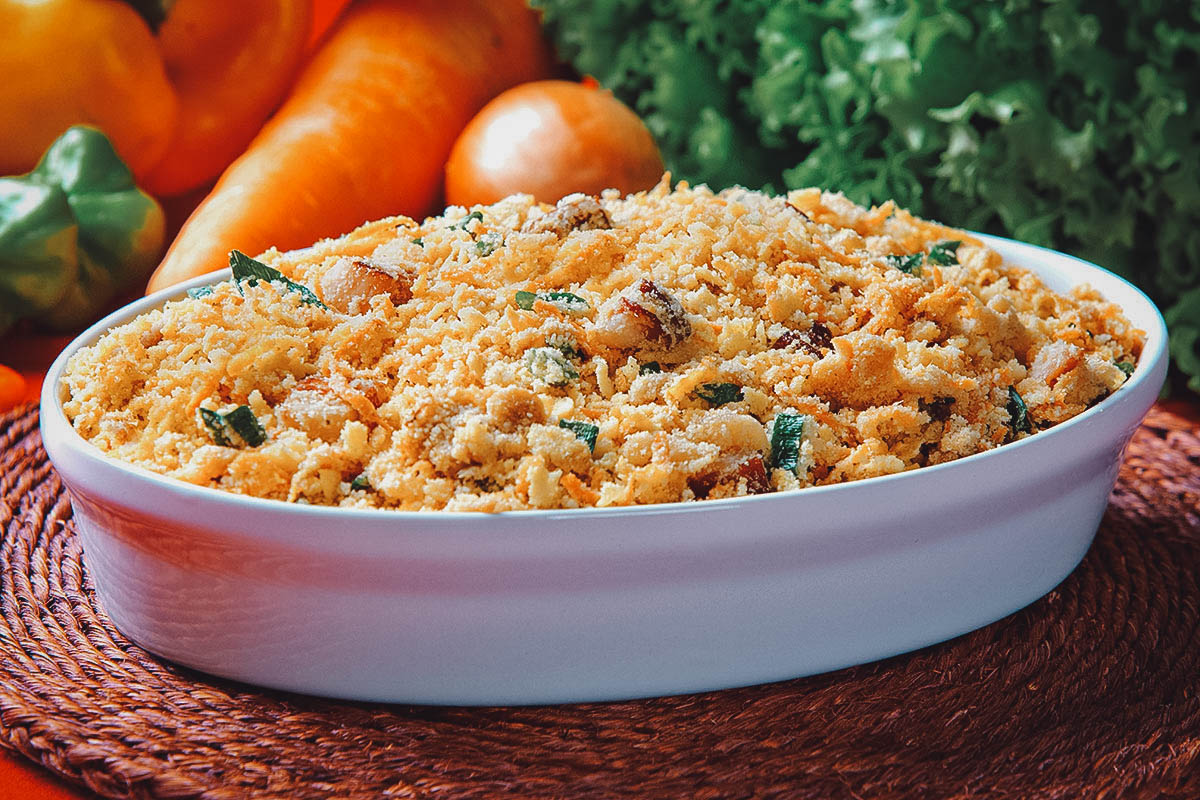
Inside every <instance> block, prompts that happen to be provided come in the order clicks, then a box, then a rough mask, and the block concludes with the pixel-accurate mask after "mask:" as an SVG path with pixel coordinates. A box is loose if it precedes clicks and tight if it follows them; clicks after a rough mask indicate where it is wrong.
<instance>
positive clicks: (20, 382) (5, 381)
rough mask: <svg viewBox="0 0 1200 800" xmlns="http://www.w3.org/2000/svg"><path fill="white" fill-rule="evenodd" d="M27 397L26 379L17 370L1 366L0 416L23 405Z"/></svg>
mask: <svg viewBox="0 0 1200 800" xmlns="http://www.w3.org/2000/svg"><path fill="white" fill-rule="evenodd" d="M25 396H26V386H25V378H23V377H22V376H21V373H19V372H17V371H16V370H15V369H12V368H11V367H6V366H4V365H3V364H0V414H3V413H4V412H5V411H8V410H9V409H11V408H13V407H14V406H16V405H18V404H20V403H23V402H24V401H25Z"/></svg>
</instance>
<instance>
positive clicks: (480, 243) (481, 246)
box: [475, 233, 504, 256]
mask: <svg viewBox="0 0 1200 800" xmlns="http://www.w3.org/2000/svg"><path fill="white" fill-rule="evenodd" d="M502 244H504V239H503V237H501V236H500V234H498V233H485V234H484V235H483V236H480V237H479V239H478V240H477V241H476V242H475V252H476V253H478V254H479V255H481V256H490V255H491V254H492V253H494V252H496V250H498V249H499V248H500V245H502Z"/></svg>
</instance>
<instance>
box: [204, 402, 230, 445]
mask: <svg viewBox="0 0 1200 800" xmlns="http://www.w3.org/2000/svg"><path fill="white" fill-rule="evenodd" d="M199 411H200V421H201V422H203V423H204V427H206V428H208V433H209V435H210V436H212V440H213V441H214V442H216V443H217V444H219V445H221V446H222V447H232V446H233V441H232V440H231V439H230V438H229V434H227V433H226V432H225V431H226V428H225V418H224V417H223V416H221V415H220V414H219V413H218V412H216V411H210V410H209V409H207V408H201V409H199Z"/></svg>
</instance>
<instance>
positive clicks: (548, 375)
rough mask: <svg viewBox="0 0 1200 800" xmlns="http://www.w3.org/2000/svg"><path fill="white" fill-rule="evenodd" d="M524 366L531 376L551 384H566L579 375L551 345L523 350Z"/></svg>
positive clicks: (573, 366)
mask: <svg viewBox="0 0 1200 800" xmlns="http://www.w3.org/2000/svg"><path fill="white" fill-rule="evenodd" d="M525 366H526V367H527V368H528V369H529V372H530V373H531V374H532V375H533V377H535V378H537V379H538V380H541V381H545V382H546V383H548V384H550V385H551V386H566V385H567V384H568V383H570V382H571V381H573V380H575V379H576V378H578V377H579V370H577V369H575V365H574V364H572V363H571V362H570V361H568V360H567V357H566V356H564V355H563V354H562V353H560V352H559V351H558V350H555V349H554V348H553V347H534V348H532V349H530V350H527V351H526V352H525Z"/></svg>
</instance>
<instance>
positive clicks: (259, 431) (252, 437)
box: [224, 406, 267, 447]
mask: <svg viewBox="0 0 1200 800" xmlns="http://www.w3.org/2000/svg"><path fill="white" fill-rule="evenodd" d="M224 416H225V422H226V423H228V425H229V427H231V428H233V432H234V433H236V434H237V435H238V436H240V437H242V441H243V442H245V443H246V444H248V445H250V446H251V447H258V446H259V445H260V444H262V443H263V442H265V441H266V440H267V432H266V431H265V430H263V426H262V425H261V424H260V423H259V421H258V417H256V416H254V412H253V411H251V410H250V406H238V407H237V408H235V409H234V410H233V411H230V412H229V413H227V414H225V415H224Z"/></svg>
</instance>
